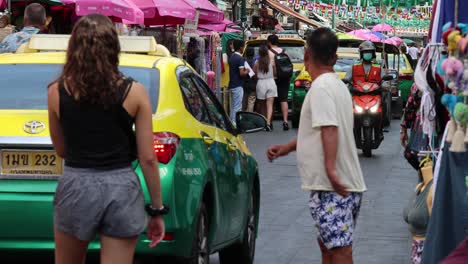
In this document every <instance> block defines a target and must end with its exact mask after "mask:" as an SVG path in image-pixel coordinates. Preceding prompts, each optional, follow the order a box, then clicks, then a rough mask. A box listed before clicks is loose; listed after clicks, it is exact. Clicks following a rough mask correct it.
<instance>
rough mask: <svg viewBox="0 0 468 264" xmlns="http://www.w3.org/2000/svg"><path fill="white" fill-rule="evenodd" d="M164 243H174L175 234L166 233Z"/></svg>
mask: <svg viewBox="0 0 468 264" xmlns="http://www.w3.org/2000/svg"><path fill="white" fill-rule="evenodd" d="M163 240H164V241H174V234H173V233H165V234H164V237H163Z"/></svg>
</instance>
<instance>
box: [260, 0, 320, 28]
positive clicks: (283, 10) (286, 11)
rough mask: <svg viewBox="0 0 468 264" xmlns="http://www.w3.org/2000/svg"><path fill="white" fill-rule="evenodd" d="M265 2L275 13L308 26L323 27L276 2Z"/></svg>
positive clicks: (273, 0)
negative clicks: (290, 17) (292, 18)
mask: <svg viewBox="0 0 468 264" xmlns="http://www.w3.org/2000/svg"><path fill="white" fill-rule="evenodd" d="M265 2H266V3H267V5H269V6H271V7H272V8H274V9H276V10H277V11H279V12H281V13H283V14H285V15H288V16H292V17H294V18H296V19H297V20H299V21H301V22H303V23H306V24H309V25H312V26H316V27H323V25H322V24H320V23H319V22H317V21H314V20H311V19H309V18H307V17H305V16H303V15H301V14H299V13H297V12H296V11H294V10H292V9H290V8H288V7H286V6H284V5H282V4H281V3H280V2H278V1H276V0H266V1H265Z"/></svg>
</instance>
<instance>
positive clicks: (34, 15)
mask: <svg viewBox="0 0 468 264" xmlns="http://www.w3.org/2000/svg"><path fill="white" fill-rule="evenodd" d="M24 19H25V20H26V21H27V23H28V25H29V26H37V27H41V26H44V25H45V22H46V11H45V8H44V7H43V6H42V5H41V4H38V3H33V4H30V5H28V6H27V7H26V9H25V10H24Z"/></svg>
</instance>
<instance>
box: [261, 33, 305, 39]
mask: <svg viewBox="0 0 468 264" xmlns="http://www.w3.org/2000/svg"><path fill="white" fill-rule="evenodd" d="M270 35H276V36H278V38H279V39H302V38H301V36H299V34H261V35H260V36H258V38H259V39H267V38H268V36H270Z"/></svg>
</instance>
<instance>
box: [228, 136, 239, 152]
mask: <svg viewBox="0 0 468 264" xmlns="http://www.w3.org/2000/svg"><path fill="white" fill-rule="evenodd" d="M226 142H227V147H228V149H229V150H230V151H236V150H237V146H236V145H235V144H233V143H232V142H231V141H230V140H229V139H227V138H226Z"/></svg>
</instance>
